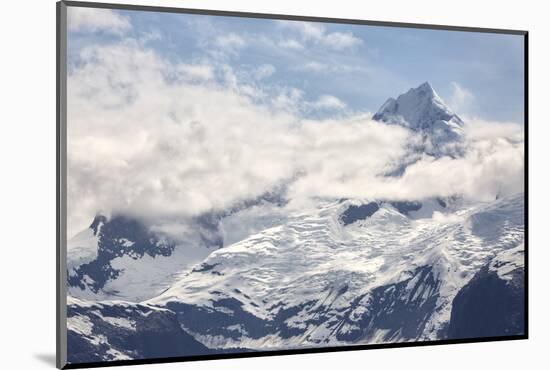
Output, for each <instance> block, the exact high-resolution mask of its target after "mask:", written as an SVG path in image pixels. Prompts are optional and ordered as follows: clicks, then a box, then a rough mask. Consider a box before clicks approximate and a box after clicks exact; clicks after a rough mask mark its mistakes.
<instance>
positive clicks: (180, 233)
mask: <svg viewBox="0 0 550 370" xmlns="http://www.w3.org/2000/svg"><path fill="white" fill-rule="evenodd" d="M434 23H437V19H434ZM526 61H527V32H524V31H512V30H492V29H477V28H460V27H447V26H429V25H415V24H399V23H384V22H372V21H359V20H342V19H327V18H313V17H299V16H283V15H269V14H253V13H232V12H220V11H211V10H192V9H174V8H160V7H143V6H131V5H114V4H99V3H78V2H74V3H73V2H61V3H58V230H57V231H58V271H57V272H58V338H57V339H58V343H57V344H58V366H59V367H66V368H76V367H89V366H102V365H125V364H137V363H153V362H168V361H189V360H207V359H214V358H231V357H249V356H265V355H281V354H295V353H311V352H325V351H342V350H356V349H370V348H386V347H399V346H415V345H425V344H448V343H464V342H478V341H489V340H504V339H506V340H510V339H525V338H527V265H526V262H527V258H526V257H527V235H526V229H525V227H526V216H527V213H526V205H527V198H526V191H527V189H526V180H527V177H526V174H527V152H526V139H527V135H526V133H527V63H526Z"/></svg>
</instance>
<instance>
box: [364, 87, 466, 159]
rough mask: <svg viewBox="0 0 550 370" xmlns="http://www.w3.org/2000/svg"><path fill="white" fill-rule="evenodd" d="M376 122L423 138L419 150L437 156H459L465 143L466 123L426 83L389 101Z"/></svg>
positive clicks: (376, 115) (377, 115)
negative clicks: (397, 126) (464, 128)
mask: <svg viewBox="0 0 550 370" xmlns="http://www.w3.org/2000/svg"><path fill="white" fill-rule="evenodd" d="M373 119H374V120H377V121H381V122H385V123H388V124H396V125H401V126H404V127H407V128H409V129H411V130H413V131H414V132H417V133H418V134H420V135H421V136H422V147H421V148H418V150H420V151H424V152H426V153H427V154H431V155H434V156H442V155H450V156H459V155H460V154H461V153H462V149H463V148H462V144H463V141H464V131H463V128H462V127H463V126H464V122H463V121H462V119H460V117H458V116H457V115H456V114H455V113H453V112H452V111H451V110H450V109H449V108H448V107H447V106H446V105H445V103H444V102H443V100H442V99H441V98H440V97H439V95H437V93H436V92H435V91H434V89H433V88H432V86H431V85H430V84H429V83H428V82H425V83H423V84H422V85H420V86H418V87H416V88H413V89H410V90H409V91H407V92H406V93H404V94H401V95H399V96H398V97H397V99H394V98H390V99H388V100H387V101H386V102H385V103H384V104H383V105H382V107H380V109H379V110H378V112H377V113H376V114H375V115H374V116H373Z"/></svg>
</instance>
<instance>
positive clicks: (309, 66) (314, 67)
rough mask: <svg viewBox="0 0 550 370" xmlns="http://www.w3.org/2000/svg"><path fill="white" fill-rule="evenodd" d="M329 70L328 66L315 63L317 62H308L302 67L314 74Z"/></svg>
mask: <svg viewBox="0 0 550 370" xmlns="http://www.w3.org/2000/svg"><path fill="white" fill-rule="evenodd" d="M328 68H329V66H328V65H326V64H324V63H319V62H315V61H313V62H307V63H306V64H304V65H303V66H302V67H300V69H302V70H305V71H312V72H322V71H326V70H327V69H328Z"/></svg>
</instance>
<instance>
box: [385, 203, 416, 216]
mask: <svg viewBox="0 0 550 370" xmlns="http://www.w3.org/2000/svg"><path fill="white" fill-rule="evenodd" d="M390 204H391V205H392V207H393V208H395V209H397V210H398V211H399V213H401V214H402V215H404V216H408V215H409V212H415V211H418V210H420V208H422V203H420V202H408V201H400V202H390Z"/></svg>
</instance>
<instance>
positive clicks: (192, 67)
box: [176, 64, 214, 81]
mask: <svg viewBox="0 0 550 370" xmlns="http://www.w3.org/2000/svg"><path fill="white" fill-rule="evenodd" d="M176 72H177V77H178V78H182V79H184V80H186V81H208V80H212V79H213V78H214V69H213V67H212V66H210V65H201V64H179V65H177V66H176Z"/></svg>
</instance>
